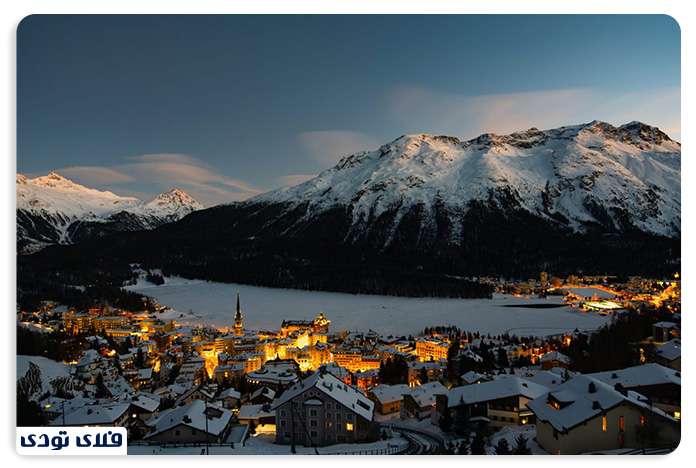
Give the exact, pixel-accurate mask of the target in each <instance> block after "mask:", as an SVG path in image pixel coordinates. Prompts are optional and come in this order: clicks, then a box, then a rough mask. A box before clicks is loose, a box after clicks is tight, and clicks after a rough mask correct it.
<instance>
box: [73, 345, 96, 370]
mask: <svg viewBox="0 0 696 468" xmlns="http://www.w3.org/2000/svg"><path fill="white" fill-rule="evenodd" d="M100 360H101V355H100V354H99V353H98V352H97V351H96V350H95V349H87V350H85V351H83V353H82V357H81V358H80V359H79V360H78V361H77V366H78V367H80V366H86V365H88V364H92V363H93V362H97V361H100Z"/></svg>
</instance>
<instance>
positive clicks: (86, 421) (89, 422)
mask: <svg viewBox="0 0 696 468" xmlns="http://www.w3.org/2000/svg"><path fill="white" fill-rule="evenodd" d="M129 408H130V404H128V403H121V404H117V405H111V406H101V405H89V406H82V407H80V408H77V409H75V410H74V411H72V412H70V413H66V414H65V417H63V414H62V413H60V414H59V415H58V416H57V417H56V418H55V419H53V421H52V422H51V423H50V424H49V426H73V427H84V426H90V427H109V426H111V427H119V426H120V427H124V426H126V423H127V422H128V414H129V413H128V409H129Z"/></svg>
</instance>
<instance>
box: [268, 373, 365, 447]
mask: <svg viewBox="0 0 696 468" xmlns="http://www.w3.org/2000/svg"><path fill="white" fill-rule="evenodd" d="M373 410H374V403H373V402H372V401H371V400H370V399H368V398H367V397H365V396H364V395H363V394H362V393H360V392H359V391H358V390H356V389H355V388H353V387H351V386H349V385H346V384H345V383H344V382H341V381H340V380H339V379H337V378H336V377H334V376H333V375H331V374H329V373H328V372H322V371H319V372H316V373H314V374H313V375H311V376H310V377H309V378H307V379H305V380H303V381H301V382H298V383H297V384H295V385H294V386H293V387H291V388H289V389H287V390H285V392H283V394H282V395H281V396H280V398H279V399H278V400H276V402H275V403H274V404H273V405H272V406H271V411H275V416H276V439H275V440H276V443H277V444H285V445H287V444H301V445H304V446H307V447H311V446H316V447H323V446H326V445H332V444H335V443H361V442H367V441H371V440H376V438H377V437H378V436H379V431H378V429H377V427H376V426H374V425H373Z"/></svg>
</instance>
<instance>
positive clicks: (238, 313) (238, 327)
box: [234, 291, 242, 335]
mask: <svg viewBox="0 0 696 468" xmlns="http://www.w3.org/2000/svg"><path fill="white" fill-rule="evenodd" d="M234 334H235V335H241V334H242V307H241V306H240V305H239V291H237V308H236V309H235V311H234Z"/></svg>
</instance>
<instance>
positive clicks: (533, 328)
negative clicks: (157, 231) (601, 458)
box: [127, 277, 611, 336]
mask: <svg viewBox="0 0 696 468" xmlns="http://www.w3.org/2000/svg"><path fill="white" fill-rule="evenodd" d="M127 289H129V290H132V291H136V292H139V293H141V294H145V295H147V296H150V297H154V298H156V299H157V300H158V301H159V303H160V304H161V305H164V306H168V307H171V308H172V310H169V311H166V312H163V313H162V314H161V317H162V318H165V319H174V320H176V322H177V323H178V324H187V323H188V324H190V325H211V326H215V327H218V328H227V327H230V328H231V327H232V325H233V322H234V309H235V304H236V293H237V291H239V293H240V300H241V307H242V315H243V316H244V327H245V328H248V329H257V330H258V329H267V330H268V329H270V330H275V329H280V325H281V323H282V322H283V320H284V319H314V318H316V317H317V315H319V312H320V311H323V312H324V315H326V317H327V318H328V319H329V320H331V330H334V331H337V330H361V331H367V330H368V329H372V330H375V331H377V332H379V333H382V334H398V335H409V334H416V333H418V331H419V330H422V329H423V328H424V327H427V326H435V325H456V326H458V327H460V328H461V329H463V330H468V331H479V332H482V333H491V334H496V335H497V334H500V333H504V332H509V333H510V334H516V335H518V336H520V335H524V336H527V335H535V336H545V335H551V334H556V333H561V332H564V331H573V330H575V329H576V328H577V329H579V330H594V329H597V328H599V327H600V326H602V325H603V324H605V323H608V322H609V321H610V320H611V318H610V317H607V316H600V315H597V314H594V313H590V312H582V311H580V310H578V309H576V308H570V307H566V306H564V303H563V300H562V299H561V298H560V297H550V298H548V299H538V298H523V297H515V296H509V295H502V294H501V295H495V296H494V298H493V299H440V298H404V297H391V296H367V295H356V294H339V293H328V292H315V291H301V290H294V289H273V288H262V287H255V286H246V285H239V284H224V283H214V282H208V281H203V280H187V279H183V278H177V277H172V278H165V284H163V285H161V286H155V285H153V284H151V283H148V282H146V281H145V280H144V279H142V278H141V279H140V280H139V281H138V283H137V284H136V285H133V286H129V287H128V288H127ZM535 304H557V305H559V306H562V307H553V308H533V307H530V306H533V305H535ZM504 306H508V307H504ZM509 306H512V307H509ZM190 311H191V312H192V313H189V312H190Z"/></svg>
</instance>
